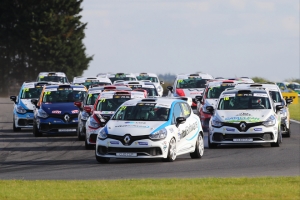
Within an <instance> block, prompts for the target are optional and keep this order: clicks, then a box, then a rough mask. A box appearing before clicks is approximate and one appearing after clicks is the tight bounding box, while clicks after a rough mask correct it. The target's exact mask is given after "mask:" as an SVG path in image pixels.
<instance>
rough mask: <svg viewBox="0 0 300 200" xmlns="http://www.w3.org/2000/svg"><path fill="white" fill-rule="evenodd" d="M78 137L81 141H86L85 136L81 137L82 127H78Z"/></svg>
mask: <svg viewBox="0 0 300 200" xmlns="http://www.w3.org/2000/svg"><path fill="white" fill-rule="evenodd" d="M77 137H78V140H79V141H83V140H84V139H85V136H82V135H81V132H80V127H79V126H78V127H77Z"/></svg>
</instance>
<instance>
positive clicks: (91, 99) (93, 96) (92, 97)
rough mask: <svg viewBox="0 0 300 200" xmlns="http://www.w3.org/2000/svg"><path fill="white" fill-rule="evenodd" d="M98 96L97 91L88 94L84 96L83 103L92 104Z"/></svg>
mask: <svg viewBox="0 0 300 200" xmlns="http://www.w3.org/2000/svg"><path fill="white" fill-rule="evenodd" d="M98 96H99V93H93V94H89V95H88V96H87V98H86V102H85V105H94V104H95V102H96V100H97V98H98Z"/></svg>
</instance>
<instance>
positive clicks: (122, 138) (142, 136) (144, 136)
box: [107, 134, 149, 145]
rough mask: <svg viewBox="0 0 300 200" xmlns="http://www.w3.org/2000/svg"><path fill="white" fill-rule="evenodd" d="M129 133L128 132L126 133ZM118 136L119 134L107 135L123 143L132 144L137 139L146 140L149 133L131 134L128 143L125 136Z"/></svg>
mask: <svg viewBox="0 0 300 200" xmlns="http://www.w3.org/2000/svg"><path fill="white" fill-rule="evenodd" d="M126 135H128V134H126ZM126 135H124V136H118V135H110V134H108V135H107V138H111V139H115V140H119V141H120V142H121V143H122V144H123V145H131V144H132V143H133V142H134V141H137V140H144V139H149V135H139V136H130V141H129V142H128V143H125V140H124V138H125V136H126Z"/></svg>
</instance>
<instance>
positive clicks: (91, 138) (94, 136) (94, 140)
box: [89, 134, 97, 144]
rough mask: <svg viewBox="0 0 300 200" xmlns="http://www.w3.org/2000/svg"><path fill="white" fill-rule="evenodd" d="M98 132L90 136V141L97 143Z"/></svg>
mask: <svg viewBox="0 0 300 200" xmlns="http://www.w3.org/2000/svg"><path fill="white" fill-rule="evenodd" d="M96 140H97V134H91V135H90V138H89V142H90V143H92V144H96Z"/></svg>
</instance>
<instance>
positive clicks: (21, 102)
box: [10, 82, 49, 131]
mask: <svg viewBox="0 0 300 200" xmlns="http://www.w3.org/2000/svg"><path fill="white" fill-rule="evenodd" d="M47 84H49V83H48V82H24V83H23V85H22V86H21V89H20V92H19V95H18V96H10V99H11V100H12V101H13V102H14V103H15V104H14V109H13V131H20V130H21V128H32V124H33V104H32V103H31V100H32V99H37V98H39V96H40V94H41V92H42V89H43V86H44V85H47Z"/></svg>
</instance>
